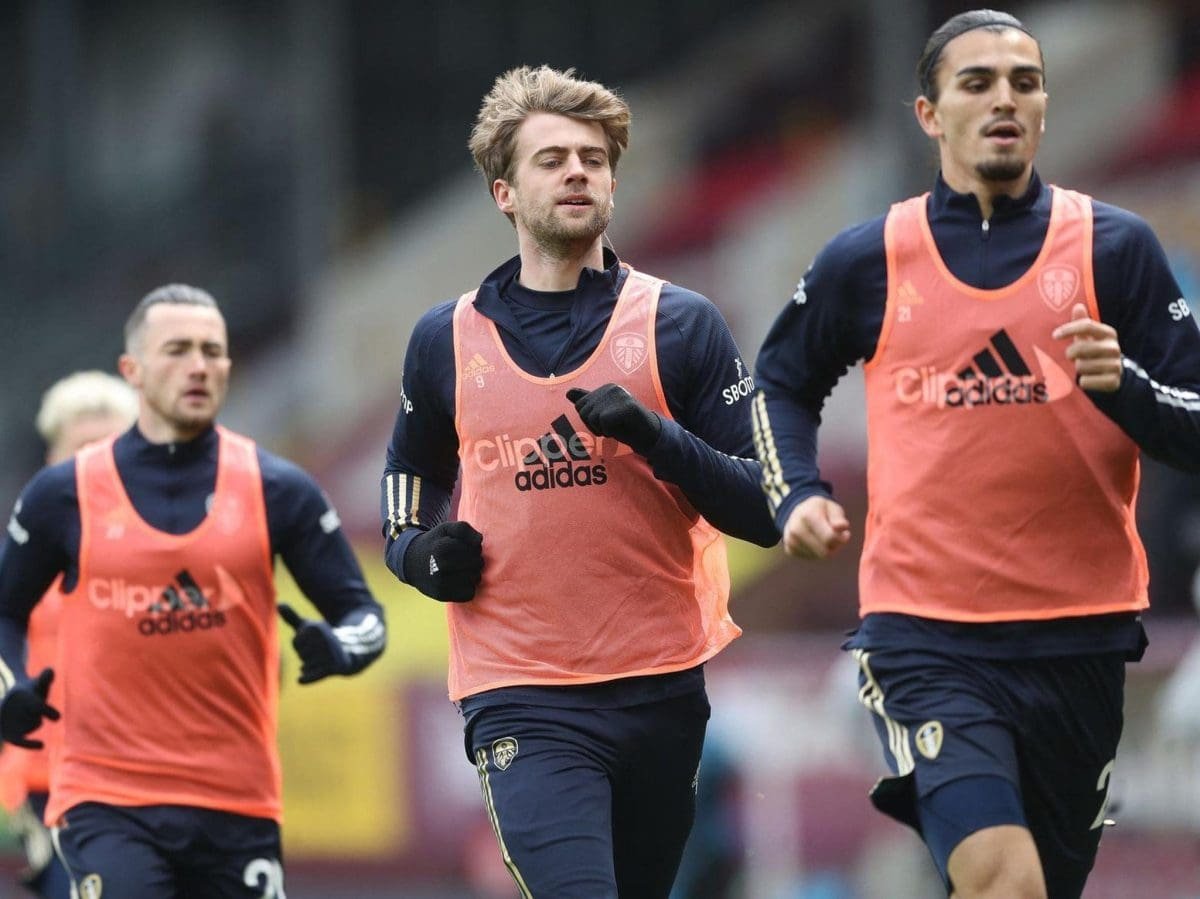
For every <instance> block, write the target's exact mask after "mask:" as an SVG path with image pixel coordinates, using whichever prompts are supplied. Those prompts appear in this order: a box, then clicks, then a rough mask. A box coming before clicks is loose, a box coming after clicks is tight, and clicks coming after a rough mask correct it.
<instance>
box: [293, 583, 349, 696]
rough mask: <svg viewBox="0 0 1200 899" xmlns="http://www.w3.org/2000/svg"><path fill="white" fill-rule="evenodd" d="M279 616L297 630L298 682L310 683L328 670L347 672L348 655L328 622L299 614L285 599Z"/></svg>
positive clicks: (294, 644) (295, 646)
mask: <svg viewBox="0 0 1200 899" xmlns="http://www.w3.org/2000/svg"><path fill="white" fill-rule="evenodd" d="M279 617H280V618H282V619H283V620H284V621H286V622H287V623H288V624H289V625H291V628H292V630H293V631H295V632H296V635H295V636H294V637H292V646H293V647H294V648H295V650H296V655H298V656H300V677H299V679H298V682H299V683H301V684H311V683H314V682H315V681H319V680H321V679H322V678H326V677H329V675H331V674H349V673H350V668H351V665H350V657H349V655H348V654H347V652H346V650H345V648H344V647H343V646H342V642H341V641H340V640H339V639H338V638H337V635H336V634H335V633H334V632H333V628H332V627H330V626H329V623H328V622H325V621H314V620H313V619H310V618H302V617H301V616H300V613H298V612H297V611H296V610H295V609H293V608H292V607H291V606H289V605H288V604H287V603H285V602H281V603H280V604H279Z"/></svg>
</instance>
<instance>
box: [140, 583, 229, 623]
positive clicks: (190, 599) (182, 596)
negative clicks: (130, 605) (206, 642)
mask: <svg viewBox="0 0 1200 899" xmlns="http://www.w3.org/2000/svg"><path fill="white" fill-rule="evenodd" d="M146 611H147V612H149V613H150V614H149V615H147V616H146V617H145V618H142V619H141V620H140V621H138V633H139V634H141V635H142V636H143V637H153V636H156V635H166V634H173V633H187V632H189V631H195V630H200V631H206V630H209V629H210V628H214V627H224V626H225V613H224V612H222V611H220V610H214V609H213V608H212V607H211V605H210V603H209V601H208V599H207V597H205V595H204V591H202V590H201V589H200V585H199V584H197V583H196V580H195V578H193V577H192V575H191V574H190V573H189V572H188V570H187V569H186V568H185V569H183V570H182V571H180V572H179V573H178V574H177V575H175V583H174V584H168V585H167V586H166V587H165V588H164V589H163V591H162V594H161V595H160V597H159V599H158V601H157V602H155V603H153V604H151V605H150V607H149V608H148V609H147V610H146Z"/></svg>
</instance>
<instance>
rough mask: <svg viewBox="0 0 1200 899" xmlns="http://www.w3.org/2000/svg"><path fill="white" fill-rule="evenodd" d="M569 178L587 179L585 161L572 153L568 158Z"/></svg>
mask: <svg viewBox="0 0 1200 899" xmlns="http://www.w3.org/2000/svg"><path fill="white" fill-rule="evenodd" d="M567 177H568V178H586V177H587V169H586V168H584V166H583V159H581V158H580V157H579V156H577V155H576V154H574V153H572V154H571V155H570V156H568V157H567Z"/></svg>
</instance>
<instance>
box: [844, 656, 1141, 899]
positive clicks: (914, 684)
mask: <svg viewBox="0 0 1200 899" xmlns="http://www.w3.org/2000/svg"><path fill="white" fill-rule="evenodd" d="M854 655H855V657H856V658H857V659H858V663H859V685H860V690H859V700H860V701H861V702H862V703H863V704H864V705H865V706H866V707H867V708H868V709H870V710H871V711H872V712H873V713H874V715H873V718H874V722H875V729H876V731H877V732H878V734H879V738H880V741H881V742H882V744H883V747H884V755H885V757H886V759H887V762H888V765H889V766H890V767H891V769H892V771H893V773H894V774H895V775H896V776H895V777H892V778H885V779H883V780H881V781H880V782H879V783H878V784H877V785H876V787H875V789H874V790H872V793H871V799H872V802H874V804H875V805H876V807H877V808H879V809H880V811H883V812H885V813H887V814H888V815H891V816H892V817H894V818H896V819H897V820H899V821H902V822H903V823H905V824H909V825H911V826H912V827H914V828H915V829H916V830H917V831H918V832H919V833H920V834H921V837H922V839H923V840H924V841H925V843H926V845H927V846H928V847H929V850H930V852H931V853H932V854H933V858H934V862H935V863H936V864H937V867H938V870H939V871H940V873H941V875H942V878H943V879H944V880H946V882H947V884H948V885H949V880H948V877H947V874H946V863H947V860H948V859H949V857H950V853H951V852H952V851H953V850H954V847H955V846H957V845H958V844H959V842H961V841H962V840H963V839H964V838H965V837H967V836H969V835H970V834H972V833H975V832H976V831H978V830H982V829H983V828H985V827H993V826H997V825H1002V824H1016V825H1020V826H1024V827H1027V828H1028V829H1029V830H1030V832H1031V833H1032V834H1033V839H1034V842H1035V843H1036V844H1037V849H1038V855H1039V856H1040V858H1041V861H1042V868H1043V871H1044V873H1045V876H1046V886H1047V890H1048V892H1049V895H1050V896H1051V897H1054V899H1060V897H1077V896H1079V895H1080V894H1081V893H1082V891H1083V885H1084V883H1085V882H1086V880H1087V876H1088V873H1089V872H1090V871H1091V868H1092V863H1093V862H1094V861H1095V857H1096V850H1097V848H1098V846H1099V843H1100V833H1101V831H1102V830H1103V826H1104V822H1105V820H1106V816H1107V803H1108V787H1109V781H1110V778H1111V776H1112V771H1113V765H1114V762H1115V758H1116V754H1117V743H1118V742H1119V740H1120V737H1121V727H1122V723H1123V712H1122V704H1123V695H1124V686H1125V657H1124V655H1122V654H1117V653H1110V654H1104V655H1091V656H1063V657H1059V658H1049V659H1024V660H1016V661H1014V660H995V659H981V658H974V657H964V656H955V655H950V654H945V653H940V652H932V651H928V650H892V649H887V650H875V651H867V650H861V649H856V650H854Z"/></svg>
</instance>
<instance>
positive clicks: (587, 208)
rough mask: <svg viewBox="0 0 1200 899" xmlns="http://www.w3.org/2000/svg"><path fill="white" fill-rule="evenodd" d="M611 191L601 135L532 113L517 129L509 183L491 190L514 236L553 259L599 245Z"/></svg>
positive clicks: (592, 125) (596, 128) (577, 123)
mask: <svg viewBox="0 0 1200 899" xmlns="http://www.w3.org/2000/svg"><path fill="white" fill-rule="evenodd" d="M615 188H616V180H615V179H614V178H613V173H612V165H611V164H610V163H609V158H608V142H607V141H606V139H605V137H604V129H603V128H602V127H601V126H600V125H599V124H598V123H596V122H587V121H581V120H579V119H573V118H570V117H569V116H564V115H556V114H553V113H547V112H537V113H533V114H532V115H530V116H529V117H528V118H527V119H526V120H525V121H524V122H523V123H522V124H521V127H520V128H519V129H517V143H516V152H515V153H514V155H513V177H512V180H511V181H504V180H502V179H501V180H497V182H496V184H495V185H493V191H494V194H495V197H496V203H497V205H498V206H499V207H500V209H501V211H503V212H510V213H512V214H513V216H514V217H515V219H516V226H517V232H518V234H519V235H520V236H521V237H522V238H526V237H528V238H531V239H532V241H533V243H535V244H536V245H537V246H538V247H539V248H541V249H542V250H543V251H545V252H547V253H548V254H550V255H551V256H554V257H559V258H561V257H562V256H565V255H568V254H571V253H575V252H578V251H580V250H586V249H589V248H591V247H592V246H593V245H594V244H595V243H596V242H597V241H598V240H599V239H600V236H601V235H602V234H603V233H604V231H605V229H606V228H607V227H608V222H609V220H610V219H611V218H612V210H613V207H612V195H613V190H614V189H615Z"/></svg>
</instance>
